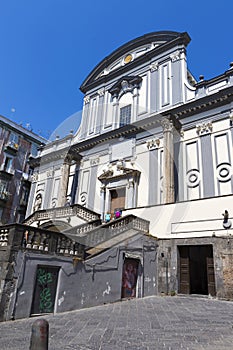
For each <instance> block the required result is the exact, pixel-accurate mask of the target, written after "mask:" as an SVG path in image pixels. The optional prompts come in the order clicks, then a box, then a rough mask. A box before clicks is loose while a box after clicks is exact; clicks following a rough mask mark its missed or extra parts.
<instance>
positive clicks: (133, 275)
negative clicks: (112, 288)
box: [121, 259, 139, 298]
mask: <svg viewBox="0 0 233 350" xmlns="http://www.w3.org/2000/svg"><path fill="white" fill-rule="evenodd" d="M138 264H139V261H138V260H136V259H125V261H124V265H123V273H122V293H121V297H122V298H134V297H136V286H137V278H138Z"/></svg>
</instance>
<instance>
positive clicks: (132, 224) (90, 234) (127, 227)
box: [63, 215, 149, 256]
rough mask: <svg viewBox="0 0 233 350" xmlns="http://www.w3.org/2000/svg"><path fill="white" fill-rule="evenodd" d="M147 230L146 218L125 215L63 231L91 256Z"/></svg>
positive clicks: (145, 232)
mask: <svg viewBox="0 0 233 350" xmlns="http://www.w3.org/2000/svg"><path fill="white" fill-rule="evenodd" d="M95 225H96V226H95ZM91 226H93V227H91ZM89 228H91V229H90V230H89ZM148 232H149V222H148V221H147V220H143V219H141V218H139V217H137V216H135V215H127V216H124V217H121V218H119V219H116V220H113V221H111V222H109V223H104V224H102V225H98V223H97V222H92V223H88V224H84V225H82V227H80V226H78V227H76V228H72V229H68V230H66V231H64V232H63V233H64V234H65V235H66V236H67V237H68V238H70V239H72V240H73V241H76V242H78V243H79V244H82V245H83V246H85V247H86V248H85V250H86V254H87V255H91V256H92V255H95V254H98V253H100V252H101V251H103V250H106V249H108V248H110V247H112V246H113V245H116V244H118V243H120V242H122V241H124V240H125V239H127V238H130V237H132V236H134V235H136V234H137V233H143V234H147V233H148Z"/></svg>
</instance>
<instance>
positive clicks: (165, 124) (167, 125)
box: [161, 118, 174, 132]
mask: <svg viewBox="0 0 233 350" xmlns="http://www.w3.org/2000/svg"><path fill="white" fill-rule="evenodd" d="M161 125H162V128H163V132H168V131H169V132H172V131H173V130H174V124H173V121H172V120H170V119H168V118H162V120H161Z"/></svg>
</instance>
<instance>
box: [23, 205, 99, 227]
mask: <svg viewBox="0 0 233 350" xmlns="http://www.w3.org/2000/svg"><path fill="white" fill-rule="evenodd" d="M71 216H78V217H80V218H81V219H83V220H84V221H87V222H90V221H93V220H98V219H99V218H100V215H99V214H96V213H95V212H93V211H92V210H89V209H87V208H85V207H83V206H82V205H79V204H74V205H71V206H65V207H58V208H51V209H46V210H38V211H36V212H35V213H33V214H32V215H30V216H29V217H28V218H27V219H26V220H25V221H24V224H26V225H31V224H33V223H34V222H35V221H44V220H52V219H61V218H67V217H71Z"/></svg>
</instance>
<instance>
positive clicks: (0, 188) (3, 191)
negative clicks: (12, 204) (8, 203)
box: [0, 180, 8, 200]
mask: <svg viewBox="0 0 233 350" xmlns="http://www.w3.org/2000/svg"><path fill="white" fill-rule="evenodd" d="M7 187H8V182H7V181H4V180H0V199H2V200H7V198H8V191H7Z"/></svg>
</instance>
